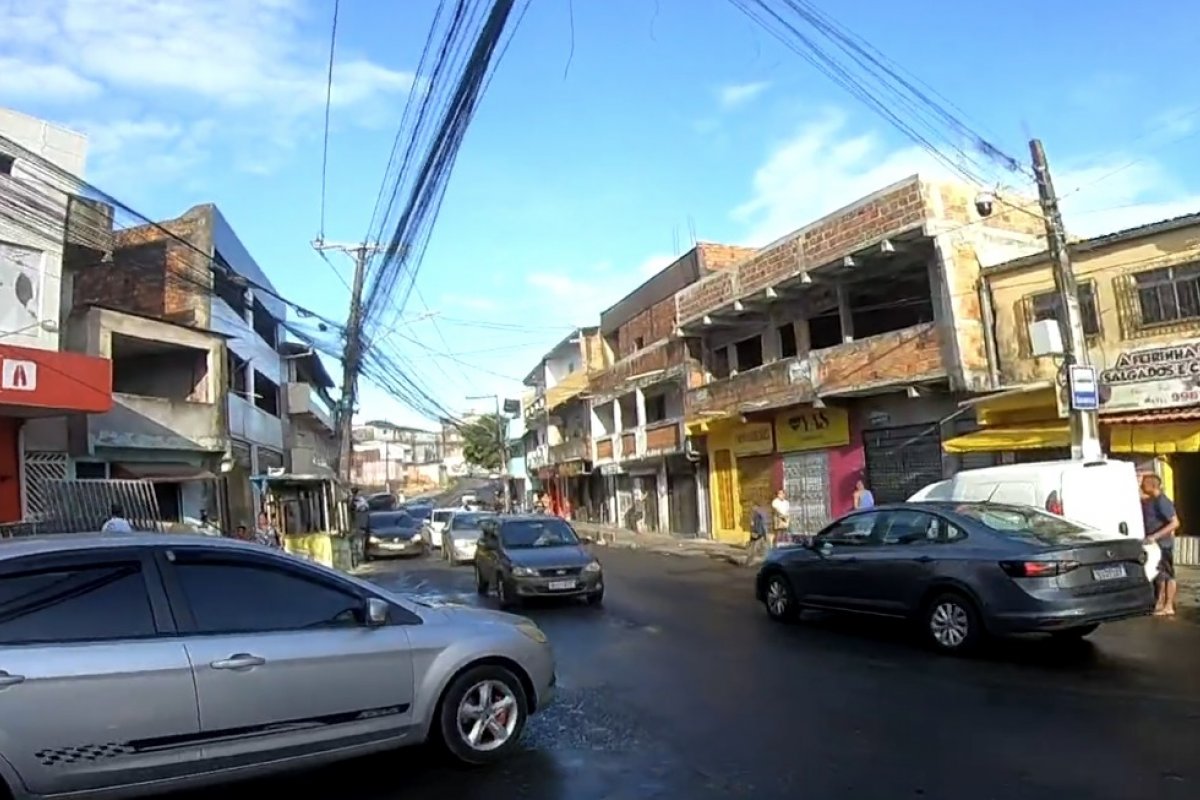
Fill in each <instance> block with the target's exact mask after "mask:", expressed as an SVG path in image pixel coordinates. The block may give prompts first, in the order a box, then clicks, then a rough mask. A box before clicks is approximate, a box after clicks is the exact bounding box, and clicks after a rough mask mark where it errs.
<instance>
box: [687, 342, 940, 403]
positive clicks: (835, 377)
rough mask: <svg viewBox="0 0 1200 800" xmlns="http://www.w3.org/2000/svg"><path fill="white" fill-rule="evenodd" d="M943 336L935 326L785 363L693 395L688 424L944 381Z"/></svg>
mask: <svg viewBox="0 0 1200 800" xmlns="http://www.w3.org/2000/svg"><path fill="white" fill-rule="evenodd" d="M945 374H946V369H945V365H944V362H943V360H942V350H941V334H940V333H939V331H938V329H937V327H936V326H935V325H934V324H933V323H924V324H921V325H913V326H912V327H909V328H902V329H901V330H898V331H890V332H888V333H881V334H879V335H878V336H871V337H869V338H866V339H860V340H858V341H854V342H847V343H846V344H840V345H836V346H834V347H826V348H823V349H821V350H814V351H812V352H811V353H809V354H808V355H807V356H806V357H804V358H785V359H781V360H779V361H773V362H771V363H770V364H764V365H763V366H761V367H756V368H754V369H751V370H746V371H745V372H739V373H737V374H735V375H731V376H730V377H728V378H723V379H721V380H716V381H710V382H709V383H707V384H704V385H703V386H700V387H697V388H695V389H691V390H689V391H688V393H687V396H686V408H687V415H688V418H689V419H703V418H704V417H715V416H724V415H731V414H737V413H746V412H749V411H756V410H759V409H767V408H777V407H779V406H785V405H791V404H793V403H809V402H812V400H813V398H815V397H828V396H832V395H839V394H843V395H844V394H851V393H868V394H869V393H871V392H872V391H875V390H880V389H887V388H889V387H895V386H903V385H911V384H914V383H918V382H920V381H925V380H933V379H936V378H940V377H944V376H945Z"/></svg>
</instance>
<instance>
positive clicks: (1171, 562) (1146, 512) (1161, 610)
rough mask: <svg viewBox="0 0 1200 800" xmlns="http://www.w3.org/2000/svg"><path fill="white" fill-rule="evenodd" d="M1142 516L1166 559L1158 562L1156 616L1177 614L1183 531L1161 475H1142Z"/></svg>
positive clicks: (1147, 532)
mask: <svg viewBox="0 0 1200 800" xmlns="http://www.w3.org/2000/svg"><path fill="white" fill-rule="evenodd" d="M1142 518H1143V520H1144V521H1145V523H1146V541H1147V542H1157V543H1158V546H1159V548H1160V549H1161V550H1162V561H1161V562H1159V565H1158V577H1157V579H1156V580H1155V586H1156V588H1157V593H1156V595H1157V598H1158V602H1157V603H1155V606H1154V615H1155V616H1158V617H1173V616H1175V592H1176V590H1177V589H1178V586H1177V585H1176V583H1175V531H1177V530H1179V517H1178V515H1177V514H1176V513H1175V504H1174V503H1172V502H1171V498H1169V497H1167V496H1166V495H1165V494H1163V490H1162V479H1161V478H1159V477H1158V476H1157V475H1146V476H1145V477H1143V478H1142Z"/></svg>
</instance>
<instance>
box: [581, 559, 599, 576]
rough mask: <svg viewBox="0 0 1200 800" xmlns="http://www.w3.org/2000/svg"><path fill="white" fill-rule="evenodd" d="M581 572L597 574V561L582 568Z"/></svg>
mask: <svg viewBox="0 0 1200 800" xmlns="http://www.w3.org/2000/svg"><path fill="white" fill-rule="evenodd" d="M583 571H584V572H593V573H594V572H599V571H600V562H599V561H593V562H592V563H590V564H588V565H587V566H586V567H584V568H583Z"/></svg>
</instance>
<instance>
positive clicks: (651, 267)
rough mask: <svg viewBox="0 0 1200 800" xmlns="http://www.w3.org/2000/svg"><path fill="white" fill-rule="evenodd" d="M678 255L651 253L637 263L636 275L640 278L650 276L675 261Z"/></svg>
mask: <svg viewBox="0 0 1200 800" xmlns="http://www.w3.org/2000/svg"><path fill="white" fill-rule="evenodd" d="M676 258H678V256H671V255H666V254H659V255H653V256H650V257H649V258H647V259H646V260H645V261H643V262H642V263H641V264H639V265H638V268H637V275H638V277H639V278H641V279H643V280H644V279H646V278H651V277H654V276H655V275H657V274H658V273H659V272H660V271H662V270H663V269H665V268H666V267H669V266H670V265H671V264H673V263H674V262H675V259H676Z"/></svg>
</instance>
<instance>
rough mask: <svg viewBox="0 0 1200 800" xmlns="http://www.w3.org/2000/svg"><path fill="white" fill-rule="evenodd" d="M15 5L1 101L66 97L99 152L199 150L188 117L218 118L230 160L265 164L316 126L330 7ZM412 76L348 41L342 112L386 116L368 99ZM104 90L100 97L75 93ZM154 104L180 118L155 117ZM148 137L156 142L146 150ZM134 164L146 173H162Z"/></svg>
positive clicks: (201, 143) (269, 2) (354, 119)
mask: <svg viewBox="0 0 1200 800" xmlns="http://www.w3.org/2000/svg"><path fill="white" fill-rule="evenodd" d="M7 8H8V9H9V11H8V18H6V20H5V24H4V26H0V52H4V54H5V55H4V58H3V59H0V101H2V100H5V99H10V100H19V101H30V102H35V103H37V105H38V111H39V112H40V113H42V114H44V115H54V113H55V109H56V108H60V109H61V110H62V111H61V112H60V113H59V116H60V117H61V116H63V115H66V114H69V115H70V116H74V117H84V118H87V119H90V120H91V122H90V125H89V128H90V130H89V133H92V135H93V136H95V137H99V138H101V139H105V140H107V144H102V145H101V146H100V147H99V148H98V149H99V150H101V151H103V150H105V149H106V148H107V147H108V145H119V144H120V143H121V142H122V141H124V142H127V143H128V144H129V145H131V146H130V147H128V148H123V147H120V146H116V147H115V148H114V149H110V152H113V153H114V154H115V153H117V152H121V153H123V154H124V155H126V156H127V157H132V156H134V155H136V156H137V158H138V159H139V160H141V159H144V158H145V157H147V156H148V155H149V157H155V156H159V155H163V156H165V155H170V154H172V153H174V152H176V151H177V150H179V149H180V148H184V149H187V148H198V149H200V150H204V149H206V148H207V147H208V146H209V142H207V141H205V140H202V138H201V137H197V136H195V135H194V133H195V131H194V126H195V125H196V124H197V122H199V121H201V120H207V119H214V118H217V119H220V120H221V121H222V124H221V126H220V128H219V129H217V130H214V131H212V133H211V135H212V136H213V137H215V138H218V139H220V141H222V142H224V143H226V144H231V145H237V146H236V147H231V151H233V153H234V155H233V156H232V158H231V159H230V160H231V161H233V162H234V164H235V166H238V167H239V168H243V169H246V170H248V171H253V172H261V171H265V170H269V169H271V168H272V167H273V166H274V165H276V164H278V163H279V158H278V156H277V153H275V152H273V151H276V150H287V149H289V148H291V147H294V146H295V145H296V144H298V143H299V142H301V141H302V140H303V139H305V138H310V137H315V136H319V135H320V131H321V121H320V115H321V112H322V111H323V109H324V105H325V93H326V70H327V67H328V62H327V58H328V46H329V45H328V25H329V20H328V19H327V17H328V14H329V9H328V7H327V4H324V3H315V4H314V3H311V2H308V0H206V2H205V3H204V4H203V5H202V7H199V8H198V6H197V4H196V3H194V2H190V0H155V2H153V3H146V2H144V0H40V2H37V3H23V4H16V3H13V4H7ZM343 47H344V46H343ZM413 80H414V78H413V74H412V73H411V72H408V71H404V70H399V69H394V68H391V67H389V66H385V65H383V64H380V63H376V62H374V61H370V60H368V59H365V58H363V57H362V56H361V55H359V54H355V53H353V52H348V51H347V50H346V49H343V50H340V51H339V58H338V61H337V64H336V66H335V69H334V83H333V88H332V94H331V103H332V105H333V106H334V108H335V109H340V110H342V111H343V113H341V114H338V115H337V116H336V117H335V121H337V122H338V124H342V125H356V126H362V125H375V124H378V122H379V119H378V118H379V112H378V110H377V108H376V106H377V104H375V103H372V101H374V100H376V99H378V98H379V97H381V96H393V97H395V96H403V95H404V94H406V93H407V92H409V91H410V90H411V89H412V88H413ZM101 92H103V96H104V98H105V100H106V102H105V104H104V105H103V106H100V107H98V106H90V107H89V105H88V104H86V103H82V104H81V103H79V102H77V101H80V100H85V99H87V98H89V97H93V96H97V95H99V94H100V93H101ZM146 108H153V109H154V114H155V115H156V116H157V117H158V118H160V119H170V120H172V122H171V123H164V122H161V121H156V120H154V119H147V118H146V117H145V112H144V109H146ZM131 109H142V111H139V112H137V113H130V112H131ZM351 109H353V111H352V112H351ZM171 130H173V131H174V135H167V134H168V133H169V132H170V131H171ZM134 145H136V146H134ZM143 147H149V148H152V149H151V151H150V152H149V154H148V153H147V151H146V150H144V149H141V148H143ZM153 148H157V150H155V149H153ZM242 150H249V152H248V153H247V152H240V151H242ZM114 158H115V155H114ZM131 171H133V165H131ZM136 171H137V174H138V176H139V179H146V178H154V177H157V176H155V175H154V174H153V173H150V172H148V171H147V170H145V169H143V168H140V167H139V168H137V170H136Z"/></svg>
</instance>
